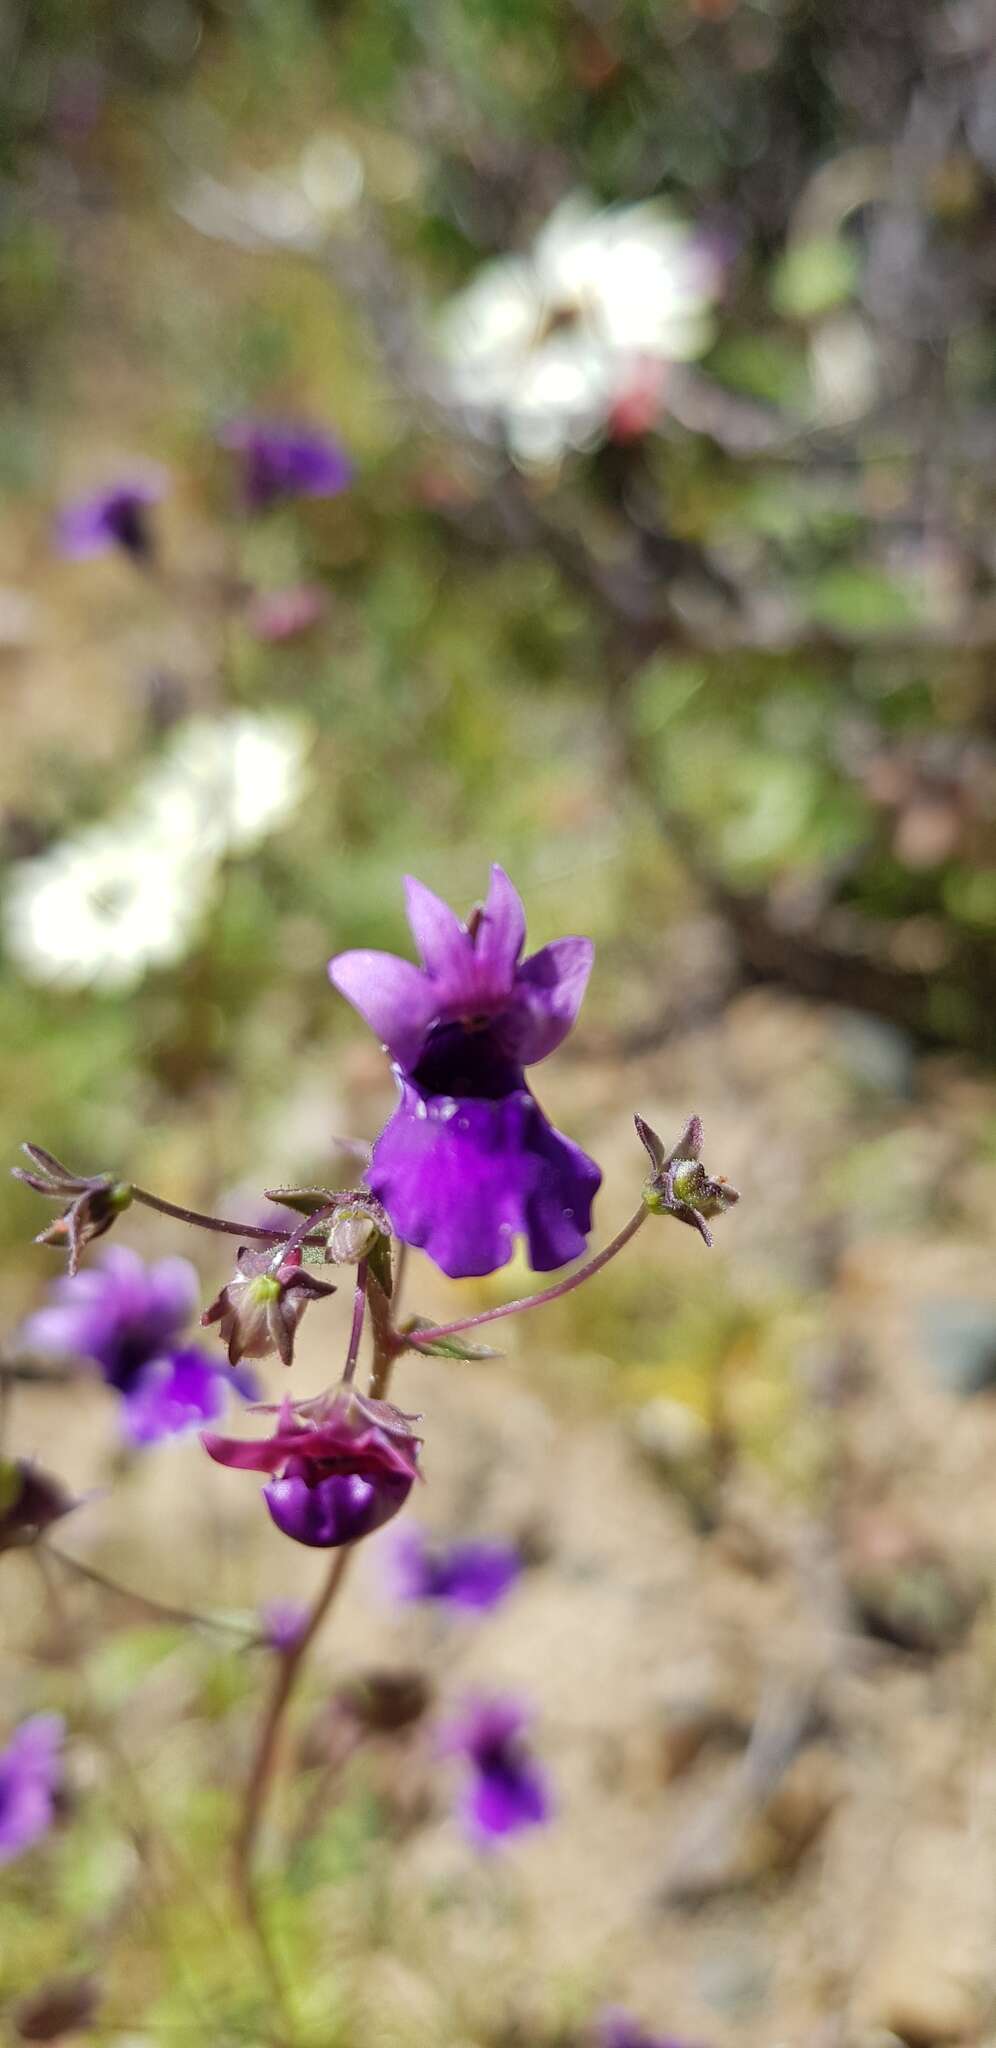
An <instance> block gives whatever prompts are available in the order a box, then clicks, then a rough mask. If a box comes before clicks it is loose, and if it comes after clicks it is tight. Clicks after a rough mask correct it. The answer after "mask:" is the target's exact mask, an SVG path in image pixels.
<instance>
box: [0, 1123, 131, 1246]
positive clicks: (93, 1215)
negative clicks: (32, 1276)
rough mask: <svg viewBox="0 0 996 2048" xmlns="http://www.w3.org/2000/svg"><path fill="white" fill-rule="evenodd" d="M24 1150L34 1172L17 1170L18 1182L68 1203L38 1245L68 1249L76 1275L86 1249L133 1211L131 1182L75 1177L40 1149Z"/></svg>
mask: <svg viewBox="0 0 996 2048" xmlns="http://www.w3.org/2000/svg"><path fill="white" fill-rule="evenodd" d="M21 1150H22V1152H25V1153H26V1154H27V1156H28V1158H29V1159H30V1161H31V1164H32V1166H33V1168H34V1172H33V1173H28V1172H26V1171H25V1169H24V1167H23V1166H15V1167H13V1168H12V1169H11V1170H12V1173H13V1176H14V1179H15V1180H19V1181H23V1183H24V1186H25V1187H28V1188H31V1189H32V1190H33V1191H34V1193H35V1194H36V1195H47V1196H48V1197H49V1198H50V1199H53V1200H55V1201H59V1202H65V1203H66V1207H65V1208H64V1209H63V1211H62V1213H61V1215H59V1216H57V1217H56V1218H55V1220H54V1222H52V1223H50V1224H48V1225H47V1227H46V1228H45V1229H44V1230H40V1231H39V1233H38V1236H37V1237H36V1238H35V1243H36V1244H54V1245H65V1247H66V1249H67V1251H68V1253H69V1271H70V1273H71V1274H75V1273H76V1272H77V1270H78V1268H79V1262H80V1253H81V1251H82V1250H83V1247H84V1245H88V1244H91V1243H92V1242H93V1239H94V1238H95V1237H103V1235H104V1233H105V1231H108V1230H110V1228H111V1225H112V1224H113V1223H116V1221H117V1219H118V1217H119V1216H120V1215H122V1214H123V1212H124V1210H125V1209H129V1208H130V1207H131V1204H132V1201H133V1199H134V1198H133V1195H132V1191H131V1188H130V1187H129V1185H128V1182H127V1181H123V1180H115V1178H114V1175H113V1174H111V1173H90V1174H86V1173H73V1171H72V1169H71V1168H70V1167H68V1166H63V1165H62V1163H61V1161H60V1160H58V1159H56V1158H55V1157H54V1156H53V1154H52V1153H51V1152H45V1151H43V1149H42V1147H41V1146H40V1145H22V1147H21Z"/></svg>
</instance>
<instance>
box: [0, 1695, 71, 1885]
mask: <svg viewBox="0 0 996 2048" xmlns="http://www.w3.org/2000/svg"><path fill="white" fill-rule="evenodd" d="M64 1732H65V1731H64V1724H63V1721H62V1718H61V1716H60V1715H59V1714H34V1715H32V1717H31V1719H30V1721H22V1722H21V1725H20V1727H19V1728H16V1729H15V1730H14V1733H13V1735H12V1736H11V1738H10V1741H9V1742H8V1744H7V1747H6V1749H4V1750H0V1863H11V1862H13V1860H14V1857H15V1856H20V1855H21V1854H22V1852H23V1851H24V1850H25V1849H30V1848H31V1846H32V1844H33V1843H34V1842H37V1841H38V1840H39V1839H40V1838H41V1836H42V1835H44V1834H47V1833H48V1830H49V1828H50V1827H51V1825H52V1820H53V1816H54V1813H55V1794H56V1790H57V1787H58V1784H59V1780H60V1778H61V1775H62V1762H61V1755H60V1752H61V1749H62V1738H63V1734H64Z"/></svg>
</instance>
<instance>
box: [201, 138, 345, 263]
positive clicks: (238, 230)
mask: <svg viewBox="0 0 996 2048" xmlns="http://www.w3.org/2000/svg"><path fill="white" fill-rule="evenodd" d="M363 184H364V175H363V163H362V160H361V158H360V156H359V154H358V152H357V151H356V150H355V149H354V147H353V145H352V143H351V142H350V141H349V140H348V139H347V138H346V136H344V135H337V134H335V133H334V132H333V131H322V132H320V133H319V134H317V135H313V136H312V137H311V140H310V142H308V143H306V144H305V147H304V149H303V150H302V151H301V154H300V157H299V158H298V159H297V161H296V162H295V163H288V164H284V165H282V166H281V167H280V168H278V169H277V170H276V171H274V172H267V171H245V172H242V173H240V174H239V175H238V176H237V177H236V178H235V180H234V181H233V182H232V183H231V184H226V183H225V182H224V181H223V180H222V179H221V178H212V177H211V176H210V175H209V174H208V173H207V172H201V173H198V175H197V176H195V177H193V178H191V180H190V183H189V184H188V185H187V187H186V189H185V190H184V191H183V192H181V193H180V195H179V196H178V198H177V199H176V201H175V206H176V211H177V212H178V213H179V215H180V216H181V218H182V219H183V220H185V221H186V222H187V223H188V225H189V226H190V227H193V228H196V229H197V230H198V232H199V233H200V234H202V235H210V236H211V238H212V239H213V240H214V241H222V242H231V243H233V244H234V245H235V247H237V248H240V249H262V248H266V247H268V246H270V245H272V244H274V243H275V244H277V245H279V246H280V247H282V248H287V249H298V250H302V251H304V252H305V253H307V252H309V251H310V252H314V251H315V250H317V249H320V248H321V247H322V246H323V244H324V243H325V242H326V241H327V239H328V236H329V233H330V232H331V230H332V229H333V228H335V227H337V226H339V225H340V224H341V221H342V219H343V218H344V217H345V216H346V215H348V214H349V213H350V212H351V211H352V209H353V208H354V207H355V206H357V205H358V204H359V201H360V199H361V198H362V196H363Z"/></svg>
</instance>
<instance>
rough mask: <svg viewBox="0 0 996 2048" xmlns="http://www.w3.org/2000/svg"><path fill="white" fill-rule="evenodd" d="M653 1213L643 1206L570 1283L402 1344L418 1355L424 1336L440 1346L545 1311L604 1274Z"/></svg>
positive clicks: (571, 1275) (406, 1337)
mask: <svg viewBox="0 0 996 2048" xmlns="http://www.w3.org/2000/svg"><path fill="white" fill-rule="evenodd" d="M649 1213H650V1212H649V1210H648V1209H647V1208H645V1206H644V1204H643V1203H642V1202H641V1204H640V1207H639V1208H638V1209H637V1210H636V1211H635V1213H634V1214H633V1215H632V1216H631V1217H630V1219H629V1222H628V1223H624V1224H623V1227H622V1229H621V1230H619V1231H617V1232H616V1235H615V1237H614V1238H613V1239H612V1241H611V1243H609V1244H607V1245H605V1246H604V1247H603V1249H602V1250H601V1251H600V1252H596V1254H595V1257H594V1258H593V1259H589V1260H588V1263H587V1265H584V1266H579V1268H578V1270H577V1272H576V1273H569V1274H568V1276H567V1279H566V1280H557V1281H555V1282H554V1285H553V1286H552V1287H544V1288H543V1289H542V1291H541V1292H540V1293H539V1294H522V1295H520V1296H519V1298H518V1300H517V1301H503V1302H501V1303H499V1305H498V1307H497V1308H485V1309H482V1310H481V1312H480V1314H479V1315H476V1316H461V1317H460V1318H459V1320H458V1321H457V1322H455V1323H439V1324H436V1323H434V1324H433V1325H432V1327H431V1329H428V1330H425V1331H422V1332H418V1331H408V1332H406V1333H405V1334H404V1336H403V1338H402V1340H401V1341H402V1344H403V1345H404V1346H405V1347H407V1348H410V1349H411V1350H413V1351H418V1350H419V1349H420V1346H419V1341H418V1339H419V1335H420V1334H421V1335H423V1336H424V1338H425V1341H426V1343H427V1344H438V1342H439V1340H440V1338H441V1337H458V1336H459V1335H460V1333H461V1331H463V1330H479V1329H480V1328H481V1325H482V1324H483V1323H496V1322H498V1320H499V1318H500V1317H501V1316H516V1315H519V1314H520V1313H521V1311H522V1310H523V1309H526V1308H542V1306H543V1303H544V1302H546V1301H559V1300H560V1299H561V1297H562V1295H565V1294H572V1293H573V1291H574V1289H575V1287H583V1286H584V1283H585V1281H586V1280H591V1279H592V1278H593V1277H594V1275H595V1274H596V1273H600V1272H601V1270H602V1267H603V1266H607V1265H608V1263H609V1260H610V1259H614V1258H615V1256H616V1253H617V1252H621V1251H622V1249H623V1246H624V1245H627V1244H628V1243H629V1241H630V1239H631V1238H633V1237H635V1236H636V1233H637V1231H638V1230H639V1229H640V1228H641V1225H642V1224H644V1223H645V1222H646V1220H647V1216H648V1215H649Z"/></svg>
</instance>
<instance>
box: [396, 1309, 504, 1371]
mask: <svg viewBox="0 0 996 2048" xmlns="http://www.w3.org/2000/svg"><path fill="white" fill-rule="evenodd" d="M435 1327H436V1325H435V1324H434V1323H431V1322H430V1321H429V1320H428V1317H427V1316H409V1318H408V1321H407V1322H406V1323H405V1324H404V1325H403V1328H402V1334H403V1336H405V1337H410V1338H411V1337H414V1338H417V1342H416V1344H415V1345H414V1347H413V1348H414V1349H415V1350H416V1351H421V1352H424V1353H425V1355H426V1356H427V1357H428V1358H463V1359H466V1360H467V1361H468V1363H469V1362H471V1361H472V1360H474V1359H475V1358H501V1356H502V1353H501V1352H500V1351H495V1350H493V1349H492V1347H491V1345H490V1344H468V1342H467V1340H466V1338H465V1337H463V1336H460V1335H457V1336H453V1337H440V1339H439V1341H438V1343H434V1342H433V1337H432V1332H433V1330H434V1329H435Z"/></svg>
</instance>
